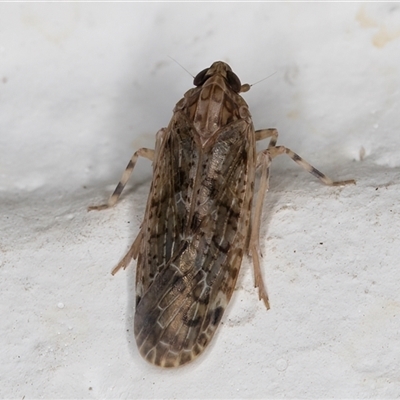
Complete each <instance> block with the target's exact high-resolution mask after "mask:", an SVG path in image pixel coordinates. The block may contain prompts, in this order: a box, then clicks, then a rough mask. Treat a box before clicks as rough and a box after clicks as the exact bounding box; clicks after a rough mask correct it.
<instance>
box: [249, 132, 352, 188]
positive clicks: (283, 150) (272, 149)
mask: <svg viewBox="0 0 400 400" xmlns="http://www.w3.org/2000/svg"><path fill="white" fill-rule="evenodd" d="M255 133H256V140H257V141H258V140H263V139H267V138H271V140H270V142H269V144H268V150H269V153H270V156H271V160H272V159H274V158H275V157H277V156H279V155H281V154H287V155H288V156H289V157H290V158H291V159H292V160H293V161H294V162H295V163H297V164H298V165H300V167H302V168H303V169H305V170H306V171H307V172H309V173H310V174H311V175H314V176H315V177H316V178H318V179H319V180H320V181H321V182H322V183H323V184H325V185H328V186H343V185H349V184H355V183H356V181H355V180H354V179H349V180H345V181H333V180H332V179H331V178H329V177H328V176H326V175H325V174H323V173H322V172H321V171H319V170H318V169H316V168H315V167H313V166H312V165H311V164H310V163H308V162H307V161H306V160H303V159H302V158H301V157H300V156H299V155H298V154H296V153H295V152H294V151H292V150H290V149H288V148H287V147H285V146H276V142H277V141H278V131H277V130H276V129H274V128H270V129H260V130H258V131H256V132H255Z"/></svg>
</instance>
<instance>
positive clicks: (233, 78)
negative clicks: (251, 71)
mask: <svg viewBox="0 0 400 400" xmlns="http://www.w3.org/2000/svg"><path fill="white" fill-rule="evenodd" d="M226 77H227V79H228V83H229V84H230V85H231V88H232V90H233V91H235V92H236V93H239V92H240V88H241V87H242V84H241V82H240V79H239V78H238V76H237V75H236V74H235V73H234V72H232V71H226Z"/></svg>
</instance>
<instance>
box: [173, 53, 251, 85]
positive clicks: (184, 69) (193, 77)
mask: <svg viewBox="0 0 400 400" xmlns="http://www.w3.org/2000/svg"><path fill="white" fill-rule="evenodd" d="M168 57H169V58H170V59H171V60H172V61H175V62H176V63H177V64H178V65H179V66H180V67H181V68H182V69H183V70H184V71H186V72H187V73H188V74H189V75H190V76H191V77H192V78H193V79H194V76H193V75H192V74H191V73H190V72H189V71H188V70H187V69H186V68H185V67H184V66H183V65H182V64H180V63H178V61H176V60H175V58H172V57H171V56H168ZM257 83H258V82H257Z"/></svg>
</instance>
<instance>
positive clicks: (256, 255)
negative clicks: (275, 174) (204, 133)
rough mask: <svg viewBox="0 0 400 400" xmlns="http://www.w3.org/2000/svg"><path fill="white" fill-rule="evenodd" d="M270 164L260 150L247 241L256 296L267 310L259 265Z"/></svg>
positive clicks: (267, 300) (266, 153)
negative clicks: (257, 181) (255, 189)
mask: <svg viewBox="0 0 400 400" xmlns="http://www.w3.org/2000/svg"><path fill="white" fill-rule="evenodd" d="M270 165H271V156H270V154H269V149H266V150H264V151H261V152H260V153H258V154H257V168H261V177H260V184H259V188H258V193H257V197H256V199H255V204H254V209H253V216H252V220H251V235H250V242H249V254H250V255H251V257H252V259H253V268H254V287H256V288H258V298H259V299H260V300H263V301H264V304H265V307H266V308H267V310H268V309H269V299H268V292H267V289H266V286H265V284H264V280H263V277H262V273H261V266H260V258H261V251H260V225H261V214H262V208H263V204H264V198H265V194H266V192H267V191H268V188H269V171H270V168H269V167H270Z"/></svg>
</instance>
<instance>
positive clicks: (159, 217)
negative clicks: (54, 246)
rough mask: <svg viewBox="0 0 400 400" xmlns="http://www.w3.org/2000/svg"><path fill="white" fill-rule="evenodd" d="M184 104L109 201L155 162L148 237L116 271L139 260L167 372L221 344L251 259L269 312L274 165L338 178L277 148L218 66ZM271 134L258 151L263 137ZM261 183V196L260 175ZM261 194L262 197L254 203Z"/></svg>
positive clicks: (144, 322) (145, 323)
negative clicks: (265, 271) (221, 327)
mask: <svg viewBox="0 0 400 400" xmlns="http://www.w3.org/2000/svg"><path fill="white" fill-rule="evenodd" d="M194 85H195V86H196V87H195V88H193V89H190V90H189V91H187V92H186V93H185V95H184V97H183V99H181V100H180V101H179V102H178V103H177V105H176V106H175V109H174V113H173V117H172V119H171V122H170V123H169V125H168V127H167V128H164V129H161V130H160V131H159V132H158V133H157V138H156V146H155V150H154V151H153V150H150V149H140V150H139V151H137V152H136V153H135V154H134V155H133V156H132V159H131V160H130V162H129V164H128V166H127V168H126V170H125V172H124V174H123V176H122V179H121V181H120V183H119V184H118V186H117V188H116V189H115V191H114V193H113V194H112V196H111V197H110V200H109V201H108V204H106V205H102V206H95V207H90V209H104V208H108V207H111V206H113V205H114V204H115V203H116V202H117V200H118V198H119V196H120V194H121V192H122V190H123V188H124V186H125V184H126V182H127V180H128V178H129V176H130V174H131V172H132V170H133V168H134V166H135V163H136V161H137V159H138V157H139V156H144V157H146V158H148V159H150V160H152V161H153V180H152V183H151V188H150V194H149V197H148V200H147V206H146V212H145V216H144V220H143V223H142V225H141V228H140V232H139V234H138V236H137V238H136V239H135V241H134V243H133V244H132V246H131V248H130V250H129V251H128V253H127V254H126V256H125V257H124V258H123V259H122V261H121V262H120V263H119V264H118V265H117V267H116V268H115V269H114V270H113V274H114V273H115V272H116V271H117V270H118V269H120V268H121V267H122V268H125V267H126V266H127V265H128V264H129V262H130V261H131V259H132V258H134V259H137V272H136V310H135V317H134V332H135V338H136V342H137V345H138V348H139V351H140V353H141V354H142V356H143V357H144V358H145V359H146V360H147V361H149V362H151V363H153V364H155V365H158V366H162V367H176V366H179V365H182V364H185V363H187V362H189V361H191V360H193V359H194V358H195V357H197V356H198V355H199V354H200V353H201V352H202V351H203V350H204V349H205V347H206V346H207V344H208V343H209V342H210V340H211V339H212V337H213V335H214V333H215V331H216V329H217V327H218V324H219V323H220V321H221V318H222V315H223V313H224V310H225V308H226V306H227V304H228V302H229V300H230V298H231V296H232V293H233V291H234V288H235V283H236V279H237V277H238V273H239V268H240V265H241V263H242V259H243V256H244V254H249V255H251V257H252V259H253V265H254V275H255V286H256V287H258V290H259V298H260V299H262V300H263V301H264V303H265V305H266V307H267V308H269V301H268V295H267V292H266V289H265V286H264V283H263V279H262V275H261V270H260V260H259V259H260V252H259V228H260V219H261V212H262V205H263V200H264V194H265V192H266V190H267V188H268V180H269V166H270V162H271V160H272V159H273V158H274V157H276V156H277V155H280V154H288V155H289V156H290V157H291V158H292V159H293V160H294V161H295V162H297V163H298V164H300V165H301V166H303V167H304V168H305V169H306V170H308V171H309V172H310V173H312V174H313V175H315V176H316V177H317V178H319V179H320V180H321V181H322V182H324V183H325V184H328V185H343V184H347V183H354V181H343V182H333V181H332V180H330V179H329V178H328V177H326V176H325V175H323V174H322V173H321V172H319V171H318V170H316V169H315V168H314V167H312V166H311V165H310V164H308V163H307V162H306V161H304V160H303V159H301V158H300V157H299V156H298V155H297V154H295V153H293V152H292V151H291V150H289V149H287V148H285V147H283V146H276V141H277V137H278V133H277V131H276V130H275V129H264V130H260V131H255V130H254V127H253V123H252V119H251V115H250V112H249V108H248V105H247V104H246V102H245V101H244V99H243V98H242V97H241V96H240V95H239V93H240V92H244V91H247V90H249V89H250V86H249V85H241V83H240V80H239V78H238V77H237V76H236V75H235V74H234V73H233V72H232V70H231V68H230V67H229V65H227V64H225V63H223V62H215V63H214V64H212V65H211V67H210V68H207V69H205V70H203V71H201V72H200V73H199V74H198V75H197V76H196V77H195V79H194ZM265 138H270V143H269V146H268V148H267V149H266V150H264V151H261V152H260V153H258V154H257V153H256V141H257V140H261V139H265ZM258 168H260V170H261V177H260V184H259V190H258V194H257V195H255V194H254V184H255V175H256V170H257V169H258ZM254 196H255V198H254V199H253V197H254Z"/></svg>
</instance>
